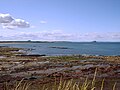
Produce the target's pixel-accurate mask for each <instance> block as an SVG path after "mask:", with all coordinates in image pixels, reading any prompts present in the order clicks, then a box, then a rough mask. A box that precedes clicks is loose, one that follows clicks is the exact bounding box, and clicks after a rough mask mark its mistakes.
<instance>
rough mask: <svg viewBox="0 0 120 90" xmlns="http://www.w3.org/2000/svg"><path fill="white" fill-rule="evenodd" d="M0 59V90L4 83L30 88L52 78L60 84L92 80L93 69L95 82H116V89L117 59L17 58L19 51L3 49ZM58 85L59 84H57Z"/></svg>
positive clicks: (119, 74) (119, 65) (119, 78)
mask: <svg viewBox="0 0 120 90" xmlns="http://www.w3.org/2000/svg"><path fill="white" fill-rule="evenodd" d="M0 50H1V54H3V56H5V57H6V58H0V89H2V86H3V85H4V83H5V82H8V84H10V85H11V84H12V83H13V84H14V82H15V81H20V80H22V79H24V81H25V82H31V83H33V85H36V84H37V83H39V84H48V83H50V82H54V78H55V77H56V79H60V78H61V77H63V79H64V80H69V79H74V80H76V79H80V78H81V79H82V80H85V78H87V77H89V78H88V79H91V78H93V76H94V72H95V70H96V68H97V75H96V79H97V80H98V81H99V79H100V80H101V79H103V78H106V79H107V80H108V82H109V83H113V82H112V81H111V79H114V80H115V81H117V87H118V88H119V89H120V56H82V55H73V56H50V57H48V56H29V55H28V56H20V55H22V54H25V53H19V50H22V49H21V48H10V47H3V48H1V49H0ZM58 81H59V80H58Z"/></svg>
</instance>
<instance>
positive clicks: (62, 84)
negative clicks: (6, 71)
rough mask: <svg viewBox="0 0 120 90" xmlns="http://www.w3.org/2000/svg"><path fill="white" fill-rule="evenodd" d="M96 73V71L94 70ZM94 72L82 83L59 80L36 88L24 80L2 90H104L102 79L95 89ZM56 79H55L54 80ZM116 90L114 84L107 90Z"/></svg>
mask: <svg viewBox="0 0 120 90" xmlns="http://www.w3.org/2000/svg"><path fill="white" fill-rule="evenodd" d="M96 71H97V69H96ZM96 71H95V73H94V77H93V79H92V81H90V80H88V78H86V79H85V80H84V82H83V81H79V82H78V81H74V79H71V80H64V81H63V80H62V78H61V79H60V81H59V82H56V80H55V82H54V83H50V84H42V85H39V84H36V86H33V85H32V83H30V82H24V79H22V80H21V81H20V82H18V83H16V85H14V86H13V87H12V88H10V87H9V85H7V83H6V84H5V87H4V90H106V89H104V88H105V87H104V82H105V80H104V79H103V80H102V82H101V84H100V85H99V86H100V87H99V88H98V87H96V74H97V72H96ZM55 79H56V78H55ZM115 88H116V83H114V84H113V86H112V88H109V89H107V90H115Z"/></svg>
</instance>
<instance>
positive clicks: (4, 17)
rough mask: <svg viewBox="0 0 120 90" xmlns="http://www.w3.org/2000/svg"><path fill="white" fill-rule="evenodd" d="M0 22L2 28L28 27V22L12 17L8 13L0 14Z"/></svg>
mask: <svg viewBox="0 0 120 90" xmlns="http://www.w3.org/2000/svg"><path fill="white" fill-rule="evenodd" d="M0 23H1V24H2V27H3V28H7V29H15V28H29V27H30V24H29V23H28V22H26V21H25V20H22V19H13V18H12V16H10V15H9V14H0Z"/></svg>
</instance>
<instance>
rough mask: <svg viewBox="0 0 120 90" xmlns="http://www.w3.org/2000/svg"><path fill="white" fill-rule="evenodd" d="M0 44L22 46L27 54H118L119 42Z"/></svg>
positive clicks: (119, 54)
mask: <svg viewBox="0 0 120 90" xmlns="http://www.w3.org/2000/svg"><path fill="white" fill-rule="evenodd" d="M0 46H8V47H17V48H24V50H25V51H26V53H27V54H40V55H42V54H44V55H47V56H60V55H98V56H99V55H103V56H120V42H45V43H1V44H0Z"/></svg>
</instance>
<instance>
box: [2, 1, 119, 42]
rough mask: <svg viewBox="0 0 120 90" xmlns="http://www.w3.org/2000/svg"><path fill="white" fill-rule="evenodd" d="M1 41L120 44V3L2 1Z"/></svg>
mask: <svg viewBox="0 0 120 90" xmlns="http://www.w3.org/2000/svg"><path fill="white" fill-rule="evenodd" d="M0 40H43V41H44V40H45V41H46V40H47V41H93V40H97V41H120V0H1V1H0Z"/></svg>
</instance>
